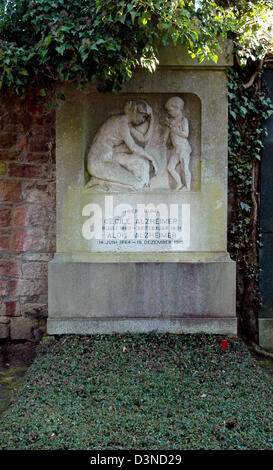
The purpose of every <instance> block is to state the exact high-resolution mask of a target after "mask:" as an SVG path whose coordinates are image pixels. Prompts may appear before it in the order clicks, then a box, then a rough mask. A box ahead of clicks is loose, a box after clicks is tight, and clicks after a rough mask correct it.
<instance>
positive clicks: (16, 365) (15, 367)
mask: <svg viewBox="0 0 273 470" xmlns="http://www.w3.org/2000/svg"><path fill="white" fill-rule="evenodd" d="M36 347H37V344H36V343H32V342H29V341H24V342H8V341H3V342H0V414H1V413H3V411H5V410H6V408H7V407H8V405H9V403H10V401H11V398H12V396H13V394H14V392H15V391H16V390H17V388H18V387H19V385H20V383H21V380H22V378H23V376H24V375H25V373H26V371H27V369H28V368H29V366H30V365H31V364H32V362H33V361H34V358H35V355H36Z"/></svg>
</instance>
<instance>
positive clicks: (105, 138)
mask: <svg viewBox="0 0 273 470" xmlns="http://www.w3.org/2000/svg"><path fill="white" fill-rule="evenodd" d="M154 108H156V111H155V110H154V109H153V108H152V106H150V105H149V104H148V103H147V102H146V101H145V100H143V99H133V100H127V101H126V103H125V106H124V109H123V114H118V115H114V116H110V117H108V118H107V119H106V120H105V121H104V122H103V124H102V125H101V126H100V128H99V130H98V131H97V133H96V134H95V136H94V138H93V140H92V143H91V146H90V149H89V152H88V156H87V170H88V173H89V175H90V177H91V178H90V180H89V181H88V183H87V188H88V189H89V188H90V189H94V190H98V189H99V190H101V191H140V190H152V189H165V190H166V189H168V190H176V191H180V190H188V191H189V190H191V189H192V171H191V152H192V148H191V145H190V143H189V135H190V126H189V121H188V119H187V118H186V116H185V114H184V101H183V99H182V98H181V97H179V96H172V97H171V98H169V99H167V101H166V102H165V103H164V105H163V106H162V105H161V106H160V105H157V106H155V105H154Z"/></svg>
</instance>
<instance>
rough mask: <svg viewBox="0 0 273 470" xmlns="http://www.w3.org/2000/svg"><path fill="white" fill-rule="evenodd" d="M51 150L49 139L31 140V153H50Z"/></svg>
mask: <svg viewBox="0 0 273 470" xmlns="http://www.w3.org/2000/svg"><path fill="white" fill-rule="evenodd" d="M49 150H50V148H49V142H48V139H46V140H45V139H38V138H34V137H33V138H32V139H30V145H29V151H30V152H40V153H43V152H48V151H49Z"/></svg>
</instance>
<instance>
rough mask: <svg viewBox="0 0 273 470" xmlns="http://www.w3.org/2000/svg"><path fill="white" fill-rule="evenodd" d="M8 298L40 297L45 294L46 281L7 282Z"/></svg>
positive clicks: (21, 280) (22, 280) (20, 280)
mask: <svg viewBox="0 0 273 470" xmlns="http://www.w3.org/2000/svg"><path fill="white" fill-rule="evenodd" d="M9 286H10V296H12V297H13V296H18V295H26V296H30V295H41V294H46V293H47V280H46V279H18V280H11V281H10V282H9Z"/></svg>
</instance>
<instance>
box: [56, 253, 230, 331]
mask: <svg viewBox="0 0 273 470" xmlns="http://www.w3.org/2000/svg"><path fill="white" fill-rule="evenodd" d="M188 255H189V254H185V256H183V255H179V254H177V255H176V253H173V254H172V256H169V257H166V256H164V254H163V255H162V257H161V256H160V255H158V256H157V259H158V261H149V256H145V257H144V258H143V259H142V260H141V257H139V256H138V257H136V258H135V260H134V259H133V256H132V257H131V261H129V262H128V261H127V262H125V261H124V260H123V259H122V257H119V258H116V259H114V258H113V259H112V260H111V262H108V261H106V260H105V259H104V258H103V257H102V258H101V262H98V260H99V256H95V257H94V258H93V259H92V257H90V259H89V260H88V261H85V262H83V261H80V259H81V257H80V256H79V257H78V259H77V260H76V259H75V257H74V258H73V260H72V257H71V256H70V258H69V256H68V257H66V256H64V255H63V256H61V255H60V256H59V255H57V256H56V258H55V259H54V260H53V261H51V262H50V263H49V317H48V333H49V334H70V333H75V334H95V333H114V332H118V333H124V332H127V331H131V332H148V331H153V330H156V331H158V332H162V333H163V332H171V333H200V332H204V333H214V334H230V335H236V333H237V319H236V315H235V279H236V271H235V262H233V261H231V260H230V259H229V258H228V256H227V255H225V254H222V255H221V256H220V255H218V256H214V257H213V256H211V255H210V256H204V255H200V256H199V257H198V256H197V254H195V255H194V256H192V258H193V259H195V260H194V261H189V260H188V259H187V257H188ZM76 258H77V257H76ZM145 259H146V262H145ZM175 259H176V260H177V261H175ZM127 260H128V257H127Z"/></svg>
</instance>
